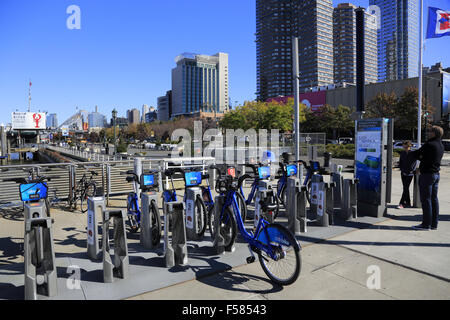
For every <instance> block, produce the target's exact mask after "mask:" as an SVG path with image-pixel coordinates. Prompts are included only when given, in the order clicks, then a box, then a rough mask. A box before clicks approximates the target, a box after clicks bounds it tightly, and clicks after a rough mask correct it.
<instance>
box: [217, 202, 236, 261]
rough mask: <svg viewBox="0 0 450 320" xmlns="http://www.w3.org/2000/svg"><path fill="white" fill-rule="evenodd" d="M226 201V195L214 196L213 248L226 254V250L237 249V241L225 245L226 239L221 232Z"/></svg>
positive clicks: (232, 250)
mask: <svg viewBox="0 0 450 320" xmlns="http://www.w3.org/2000/svg"><path fill="white" fill-rule="evenodd" d="M224 203H225V196H223V195H218V196H216V197H215V198H214V212H213V214H214V230H215V232H214V237H213V248H214V249H215V251H216V253H217V254H224V253H225V252H234V251H235V250H236V246H235V241H233V242H231V243H230V244H229V245H228V246H225V239H224V238H223V236H222V234H221V233H220V228H221V223H220V216H221V213H222V212H221V210H222V208H223V206H224Z"/></svg>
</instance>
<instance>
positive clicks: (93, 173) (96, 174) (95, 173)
mask: <svg viewBox="0 0 450 320" xmlns="http://www.w3.org/2000/svg"><path fill="white" fill-rule="evenodd" d="M89 172H90V173H91V174H92V175H93V176H98V173H97V172H95V171H89Z"/></svg>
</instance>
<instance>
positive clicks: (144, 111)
mask: <svg viewBox="0 0 450 320" xmlns="http://www.w3.org/2000/svg"><path fill="white" fill-rule="evenodd" d="M148 112H149V108H148V105H146V104H144V105H143V106H142V115H141V122H145V115H146V114H147V113H148Z"/></svg>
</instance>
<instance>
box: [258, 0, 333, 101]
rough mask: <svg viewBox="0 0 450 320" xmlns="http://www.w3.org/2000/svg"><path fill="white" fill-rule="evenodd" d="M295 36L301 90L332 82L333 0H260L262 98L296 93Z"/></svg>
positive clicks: (260, 81)
mask: <svg viewBox="0 0 450 320" xmlns="http://www.w3.org/2000/svg"><path fill="white" fill-rule="evenodd" d="M292 37H298V40H299V41H298V44H299V71H300V89H305V88H308V87H315V86H322V85H328V84H332V83H333V82H334V81H333V5H332V1H331V0H303V1H298V0H256V64H257V93H256V94H257V97H258V99H259V100H263V101H264V100H267V99H268V98H272V97H277V96H280V95H282V96H289V95H292V94H293V93H294V89H293V81H292V79H293V72H292Z"/></svg>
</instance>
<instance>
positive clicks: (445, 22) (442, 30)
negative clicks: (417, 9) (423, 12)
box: [427, 7, 450, 39]
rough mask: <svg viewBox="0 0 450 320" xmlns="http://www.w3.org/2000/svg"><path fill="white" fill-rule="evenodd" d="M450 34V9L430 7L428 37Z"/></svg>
mask: <svg viewBox="0 0 450 320" xmlns="http://www.w3.org/2000/svg"><path fill="white" fill-rule="evenodd" d="M443 36H450V11H445V10H442V9H438V8H433V7H428V30H427V39H429V38H440V37H443Z"/></svg>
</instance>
